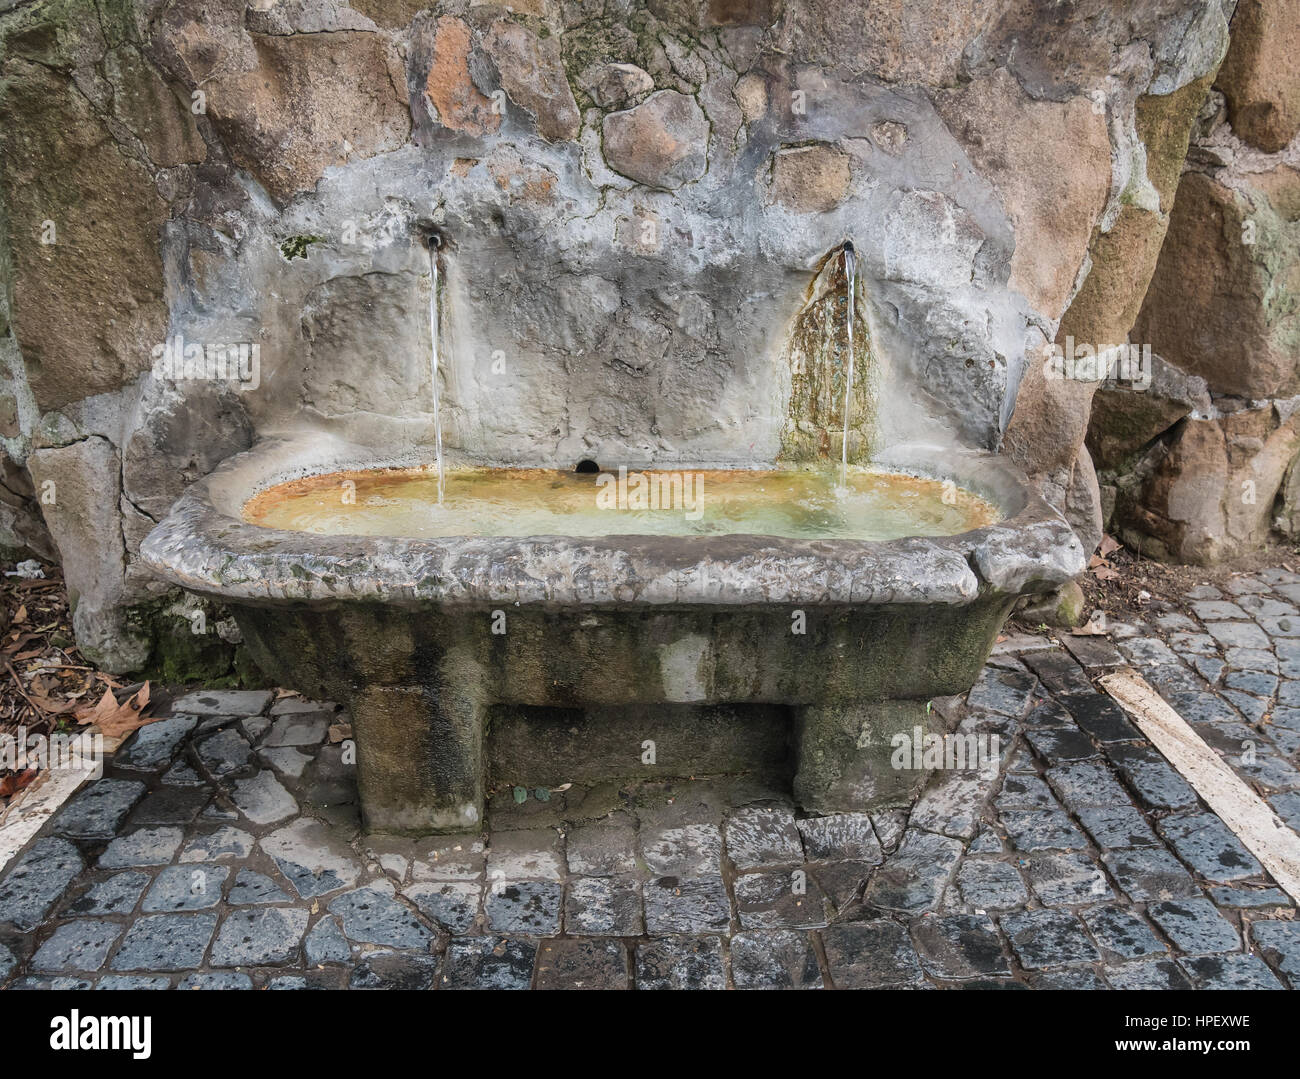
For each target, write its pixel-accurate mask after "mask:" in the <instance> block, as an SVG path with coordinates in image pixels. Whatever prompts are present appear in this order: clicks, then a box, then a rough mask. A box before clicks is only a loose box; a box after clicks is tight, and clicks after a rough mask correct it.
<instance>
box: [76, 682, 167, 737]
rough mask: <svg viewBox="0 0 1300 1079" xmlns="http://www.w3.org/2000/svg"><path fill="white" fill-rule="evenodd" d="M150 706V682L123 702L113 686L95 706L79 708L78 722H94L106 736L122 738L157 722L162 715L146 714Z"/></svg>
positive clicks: (106, 690)
mask: <svg viewBox="0 0 1300 1079" xmlns="http://www.w3.org/2000/svg"><path fill="white" fill-rule="evenodd" d="M148 707H149V683H148V682H146V683H145V684H144V685H143V686H141V687H140V688H139V689H138V690H136V691H135V692H134V693H133V694H131V696H129V697H128V698H127V699H126V700H125V701H123V702H122V703H121V704H118V703H117V698H116V697H115V696H114V695H113V687H112V686H109V687H108V688H107V689H105V690H104V695H103V696H102V697H101V698H100V699H99V703H98V704H96V705H95V706H94V707H93V708H91V707H89V706H85V707H82V708H79V709H77V722H78V723H80V724H82V725H83V726H85V725H88V724H91V723H93V724H94V725H95V726H96V727H98V728H99V731H100V733H101V734H103V735H104V737H105V738H121V737H123V736H124V735H128V734H130V733H131V732H132V731H134V730H137V729H139V728H140V727H143V726H145V725H146V724H149V723H156V722H157V721H158V720H159V719H161V718H162V717H161V716H149V717H146V716H145V714H144V713H145V711H146V710H147V709H148Z"/></svg>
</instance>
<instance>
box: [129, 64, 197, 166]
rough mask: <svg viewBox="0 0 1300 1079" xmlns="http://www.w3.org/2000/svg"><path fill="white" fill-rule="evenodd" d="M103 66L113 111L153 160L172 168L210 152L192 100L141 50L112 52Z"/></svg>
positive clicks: (192, 161) (193, 160)
mask: <svg viewBox="0 0 1300 1079" xmlns="http://www.w3.org/2000/svg"><path fill="white" fill-rule="evenodd" d="M104 68H105V71H106V73H107V75H108V78H109V81H110V83H111V84H112V86H113V112H114V114H115V115H116V116H117V117H118V118H119V119H120V120H122V121H123V122H124V123H125V124H126V125H127V127H129V128H130V129H131V132H132V133H133V134H134V135H135V136H136V137H137V138H138V139H140V141H141V142H143V143H144V146H145V150H146V151H147V152H148V154H149V160H150V161H152V162H153V163H154V164H155V165H158V166H160V167H162V168H171V167H173V166H176V165H183V164H188V163H195V162H199V161H202V160H203V159H204V158H205V157H206V156H207V147H206V146H205V145H204V143H203V137H202V136H201V135H200V134H199V129H198V125H197V124H196V123H195V117H194V113H193V112H192V111H191V109H190V101H189V100H181V99H180V98H178V97H177V95H176V94H175V93H174V92H173V91H172V89H171V88H170V87H169V86H168V85H167V84H166V83H164V82H163V80H162V79H161V78H160V77H159V75H158V73H157V72H156V71H155V70H154V69H153V68H152V67H151V66H150V65H149V64H147V63H146V62H145V61H144V59H143V58H142V57H141V56H140V54H139V53H138V52H136V51H135V50H134V49H118V50H115V51H113V52H110V53H109V54H108V55H107V57H105V60H104Z"/></svg>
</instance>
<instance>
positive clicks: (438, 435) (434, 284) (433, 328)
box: [429, 236, 447, 506]
mask: <svg viewBox="0 0 1300 1079" xmlns="http://www.w3.org/2000/svg"><path fill="white" fill-rule="evenodd" d="M440 246H441V243H440V242H439V240H438V238H437V237H436V236H431V237H429V266H430V278H429V281H430V284H429V338H430V346H429V378H430V384H431V386H432V387H433V438H434V454H435V455H436V459H437V463H438V505H440V506H441V505H442V502H443V498H444V497H445V495H446V490H447V474H446V470H445V468H444V466H443V460H442V416H441V415H440V413H439V411H438V248H439V247H440Z"/></svg>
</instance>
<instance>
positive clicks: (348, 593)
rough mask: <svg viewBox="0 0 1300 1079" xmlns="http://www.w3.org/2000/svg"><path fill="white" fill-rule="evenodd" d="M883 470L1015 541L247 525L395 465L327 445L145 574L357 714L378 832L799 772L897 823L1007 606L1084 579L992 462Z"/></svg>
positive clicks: (811, 786) (199, 515) (805, 799)
mask: <svg viewBox="0 0 1300 1079" xmlns="http://www.w3.org/2000/svg"><path fill="white" fill-rule="evenodd" d="M887 457H888V459H887V460H883V461H882V463H883V464H886V465H888V466H891V467H903V466H906V467H908V468H910V469H911V470H914V471H917V472H919V473H921V474H924V475H929V476H932V477H934V478H936V479H941V480H943V479H952V480H953V481H954V482H956V483H958V484H959V485H960V486H962V487H963V488H966V489H968V490H971V491H973V492H975V493H977V494H979V495H981V496H982V497H984V498H986V499H988V500H989V501H991V502H993V503H994V504H995V505H996V506H998V508H999V509H1000V510H1001V511H1002V513H1003V515H1004V516H1003V520H1001V521H1000V522H998V523H996V524H993V525H989V526H987V527H984V528H979V529H976V530H973V531H969V532H965V533H962V534H960V535H956V536H944V537H934V538H916V537H913V538H908V539H900V540H894V541H889V542H865V541H854V540H845V539H836V540H833V541H828V540H804V539H785V538H774V537H769V536H756V535H725V536H654V537H648V536H632V535H611V536H604V537H597V538H589V537H565V536H541V537H528V538H515V537H497V536H478V537H452V538H441V539H410V538H400V537H358V536H338V535H335V536H325V535H314V534H311V533H306V532H286V531H277V530H272V529H266V528H260V527H257V526H254V525H250V524H246V523H244V521H243V520H242V519H241V510H242V507H243V505H244V503H245V502H246V501H247V499H248V498H249V497H251V496H252V495H254V494H255V493H257V492H259V491H261V490H264V489H265V488H266V487H268V486H270V485H271V484H274V483H278V482H282V481H284V480H287V479H291V478H295V477H298V476H302V475H310V474H317V473H320V472H323V471H329V470H332V469H338V468H342V467H351V468H356V467H358V466H359V465H369V466H370V467H379V466H383V465H392V464H400V463H404V462H398V461H391V460H380V459H377V458H376V457H375V456H373V455H371V454H368V453H367V452H366V451H364V450H362V449H358V448H357V447H349V446H343V445H333V446H330V445H324V444H322V442H321V440H320V439H319V438H317V439H313V440H311V441H308V442H305V443H301V444H275V443H266V444H263V445H262V446H260V447H258V448H256V449H254V450H253V451H251V452H249V453H247V454H243V455H241V456H240V457H237V458H234V459H232V460H230V461H228V462H226V464H224V465H223V466H221V468H219V469H218V470H217V471H216V472H214V473H213V474H212V475H211V476H209V477H208V478H207V479H205V480H203V481H201V482H199V483H197V484H195V485H194V486H193V487H191V488H190V489H189V491H188V492H187V493H186V494H185V496H184V497H183V498H182V499H181V500H180V501H179V502H178V503H177V504H176V507H175V508H174V509H173V511H172V513H171V514H170V515H169V516H168V518H167V519H166V520H165V521H164V522H163V523H162V524H161V525H160V526H159V527H158V528H157V529H156V530H155V531H154V532H153V533H152V534H151V535H150V536H149V538H148V540H147V541H146V542H145V544H144V546H143V548H142V553H143V555H144V557H145V559H146V561H147V562H148V564H149V565H150V566H151V567H152V568H153V569H154V571H155V572H157V573H158V574H160V575H161V576H162V577H164V578H165V579H167V580H170V581H172V582H174V583H176V584H179V585H182V586H183V587H186V588H188V589H191V590H193V591H196V592H200V593H203V594H207V595H212V596H215V597H218V598H220V599H221V600H222V601H223V602H225V603H227V604H229V605H230V607H231V609H232V611H233V612H234V615H235V618H236V620H237V622H238V623H239V626H240V628H241V630H242V632H243V634H244V637H245V640H246V642H247V644H248V646H249V648H250V650H251V651H252V652H253V655H254V657H255V658H256V659H257V661H258V663H259V665H260V666H262V668H263V669H264V670H265V671H266V672H267V674H268V675H270V676H271V677H273V678H274V679H276V680H277V681H278V682H280V683H281V684H284V685H287V686H292V687H294V688H297V689H301V690H302V691H304V692H306V693H309V694H312V695H315V696H324V697H330V698H333V699H337V700H342V701H344V702H345V703H346V704H348V706H349V707H350V708H351V710H352V714H353V717H354V724H355V734H356V740H357V763H358V779H359V786H360V795H361V802H362V810H363V815H364V819H365V823H366V825H367V827H368V828H370V829H371V830H375V831H397V832H411V833H426V832H455V831H467V830H476V829H478V828H479V827H480V826H481V824H482V821H483V814H484V804H485V795H486V791H487V790H488V789H489V786H490V785H494V784H517V785H523V786H548V787H549V786H558V785H560V784H561V783H563V782H568V781H571V780H574V779H578V778H582V779H586V780H590V779H594V778H609V779H618V778H625V777H632V776H636V777H641V778H644V776H645V775H646V773H647V771H648V770H655V771H656V774H659V775H662V776H664V777H669V776H683V775H697V774H704V773H706V772H713V771H720V772H732V771H746V770H750V769H759V768H762V769H775V770H777V771H780V770H782V769H784V771H785V774H786V775H788V777H789V781H790V783H791V785H792V789H793V793H794V795H795V799H796V801H797V802H798V803H799V805H800V806H801V807H802V808H803V809H804V810H805V811H807V812H810V813H828V812H835V811H840V810H850V809H854V810H860V809H874V808H881V807H887V806H899V805H906V804H908V803H909V801H910V800H911V799H912V798H913V797H914V796H915V794H916V792H917V791H918V790H919V789H920V786H921V785H922V783H923V782H924V779H925V775H926V773H925V772H924V771H921V770H919V769H915V768H910V767H904V768H898V767H895V763H896V762H895V761H894V760H892V759H891V758H892V757H893V751H894V745H895V743H894V739H895V737H896V736H900V735H905V736H907V737H908V738H911V737H914V736H915V734H916V733H928V732H932V731H933V730H934V729H935V728H934V726H933V725H934V724H936V723H937V722H938V717H937V716H936V715H934V714H933V713H932V712H931V711H930V710H929V709H928V707H927V705H928V702H929V700H930V699H931V698H933V697H936V696H947V695H952V694H957V693H962V692H965V691H966V690H967V689H969V688H970V686H971V684H972V683H973V682H974V680H975V679H976V677H977V676H978V673H979V671H980V669H981V667H982V665H983V663H984V661H985V659H986V658H987V656H988V653H989V650H990V649H991V647H992V645H993V643H994V641H995V639H996V636H997V633H998V630H999V628H1000V627H1001V625H1002V623H1003V621H1004V619H1005V618H1006V616H1007V614H1008V613H1009V611H1010V609H1011V607H1012V605H1013V604H1014V602H1015V600H1016V598H1017V597H1018V596H1020V595H1023V594H1029V593H1033V592H1040V591H1043V590H1044V589H1046V588H1050V587H1053V586H1054V585H1056V584H1059V583H1061V582H1063V581H1065V580H1068V579H1069V578H1071V577H1073V576H1074V575H1075V574H1077V573H1078V572H1080V571H1081V569H1082V567H1083V553H1082V549H1081V547H1080V545H1079V542H1078V540H1077V539H1076V538H1075V536H1074V534H1073V533H1072V532H1071V530H1070V528H1069V526H1068V525H1067V524H1066V523H1065V522H1064V521H1063V520H1062V519H1061V518H1060V517H1059V516H1058V515H1057V514H1056V513H1055V512H1054V511H1053V510H1052V509H1051V508H1050V507H1048V506H1047V505H1046V504H1045V503H1044V502H1042V501H1041V500H1040V499H1039V498H1038V496H1037V495H1036V494H1035V493H1034V492H1033V491H1032V489H1031V488H1030V487H1029V486H1028V484H1027V482H1026V481H1025V480H1024V478H1023V477H1022V476H1021V475H1020V474H1019V473H1018V472H1017V471H1016V470H1015V469H1014V468H1013V467H1012V466H1010V465H1009V464H1008V463H1007V462H1005V461H1004V460H1003V459H1001V458H998V457H995V456H993V455H991V454H986V453H976V452H965V451H956V450H953V449H950V448H944V449H938V448H927V447H917V446H913V447H899V448H896V449H895V450H894V451H892V452H891V453H890V454H889V455H887ZM405 463H409V462H405ZM677 467H681V466H677ZM918 728H919V729H920V730H919V732H918Z"/></svg>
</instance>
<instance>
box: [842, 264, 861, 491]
mask: <svg viewBox="0 0 1300 1079" xmlns="http://www.w3.org/2000/svg"><path fill="white" fill-rule="evenodd" d="M857 278H858V262H857V258H856V257H855V256H854V252H853V244H852V243H848V242H846V243H845V244H844V280H845V283H846V287H847V291H848V300H849V303H848V307H849V311H848V320H847V322H846V323H845V326H846V328H847V331H848V336H849V373H848V376H847V377H846V378H845V380H844V446H843V449H842V451H841V456H840V487H841V488H844V489H847V488H848V485H849V413H850V408H851V406H852V404H853V318H854V314H853V301H854V294H855V293H856V292H857Z"/></svg>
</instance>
